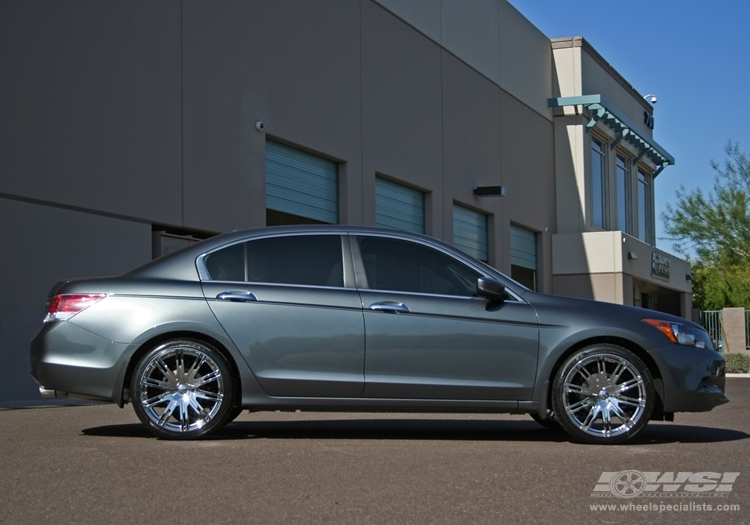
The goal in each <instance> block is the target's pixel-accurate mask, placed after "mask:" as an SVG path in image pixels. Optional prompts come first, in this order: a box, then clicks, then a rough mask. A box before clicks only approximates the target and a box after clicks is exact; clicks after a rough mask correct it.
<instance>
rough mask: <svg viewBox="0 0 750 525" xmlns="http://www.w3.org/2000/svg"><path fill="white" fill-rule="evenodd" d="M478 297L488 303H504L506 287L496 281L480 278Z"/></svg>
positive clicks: (478, 280) (478, 281)
mask: <svg viewBox="0 0 750 525" xmlns="http://www.w3.org/2000/svg"><path fill="white" fill-rule="evenodd" d="M477 295H478V296H479V297H484V298H485V299H487V300H488V301H504V300H505V285H504V284H503V283H501V282H498V281H496V280H494V279H489V278H487V277H480V278H479V279H477Z"/></svg>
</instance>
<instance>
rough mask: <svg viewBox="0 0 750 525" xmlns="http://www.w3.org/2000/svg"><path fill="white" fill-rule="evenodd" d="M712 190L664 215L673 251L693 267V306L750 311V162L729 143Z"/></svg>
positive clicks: (691, 195)
mask: <svg viewBox="0 0 750 525" xmlns="http://www.w3.org/2000/svg"><path fill="white" fill-rule="evenodd" d="M724 152H725V153H726V156H727V158H726V160H725V161H724V163H723V165H721V164H719V163H717V162H714V161H712V162H711V167H712V168H713V169H714V171H715V172H716V175H715V176H714V185H713V190H712V191H710V192H708V193H704V192H703V191H702V190H701V189H700V188H698V189H695V190H692V191H690V192H688V191H687V190H686V189H685V187H684V186H681V187H680V189H679V190H677V192H676V197H677V202H676V203H675V204H674V205H667V209H666V211H665V212H664V213H663V214H662V219H663V220H664V229H665V231H666V233H667V235H669V238H670V239H671V240H672V241H673V243H674V247H675V249H676V250H677V251H678V252H680V253H681V254H682V255H684V256H685V257H686V258H687V259H688V260H690V261H691V262H692V263H693V264H694V273H693V277H694V281H693V289H694V303H695V305H696V307H697V308H701V309H719V308H723V307H725V306H745V307H750V159H749V158H748V157H747V155H746V154H745V153H743V152H742V151H740V148H739V144H737V143H732V142H731V141H729V142H728V143H727V145H726V147H725V148H724Z"/></svg>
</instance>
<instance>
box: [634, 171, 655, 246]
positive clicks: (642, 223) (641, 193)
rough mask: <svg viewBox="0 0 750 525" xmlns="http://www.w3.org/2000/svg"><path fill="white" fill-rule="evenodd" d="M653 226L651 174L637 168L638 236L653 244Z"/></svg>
mask: <svg viewBox="0 0 750 525" xmlns="http://www.w3.org/2000/svg"><path fill="white" fill-rule="evenodd" d="M653 227H654V221H653V203H652V200H651V175H649V174H648V173H644V172H643V171H641V170H638V238H639V239H640V240H642V241H643V242H645V243H648V244H651V245H653V241H654V236H653Z"/></svg>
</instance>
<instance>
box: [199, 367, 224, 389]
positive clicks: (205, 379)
mask: <svg viewBox="0 0 750 525" xmlns="http://www.w3.org/2000/svg"><path fill="white" fill-rule="evenodd" d="M220 378H221V371H220V370H214V371H213V372H211V373H209V374H206V375H204V376H203V377H201V378H198V380H197V381H196V382H195V383H193V386H194V387H195V388H198V387H201V386H203V385H205V384H207V383H210V382H212V381H216V380H218V379H220Z"/></svg>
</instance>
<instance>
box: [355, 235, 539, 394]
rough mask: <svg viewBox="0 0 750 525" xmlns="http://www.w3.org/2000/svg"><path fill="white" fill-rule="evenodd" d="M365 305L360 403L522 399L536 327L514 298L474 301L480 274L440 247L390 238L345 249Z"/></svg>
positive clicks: (528, 389)
mask: <svg viewBox="0 0 750 525" xmlns="http://www.w3.org/2000/svg"><path fill="white" fill-rule="evenodd" d="M352 248H353V254H354V261H355V264H356V265H357V266H356V270H355V275H356V277H357V283H358V287H359V292H360V295H361V297H362V302H363V305H364V318H365V334H366V345H365V388H364V392H363V394H362V396H363V397H366V398H400V399H457V400H467V399H476V400H528V399H531V394H532V390H533V386H534V380H535V375H536V374H535V372H536V364H537V355H538V350H539V327H538V323H537V318H536V314H535V312H534V310H533V308H532V307H531V306H530V305H529V304H527V303H526V302H524V301H522V300H520V299H519V298H517V297H514V296H508V298H507V300H505V301H502V302H499V301H498V302H494V303H493V302H488V301H487V300H485V299H483V298H480V297H477V296H476V282H477V278H478V277H480V276H482V274H481V272H479V271H478V270H477V269H476V268H474V267H471V266H470V265H468V264H466V263H465V262H464V261H462V260H460V259H458V258H457V257H455V256H454V255H453V254H450V253H447V252H446V251H443V250H442V249H439V248H438V247H437V246H429V245H426V244H422V243H419V242H417V241H414V240H410V239H399V238H393V237H388V236H364V235H361V236H358V237H356V241H355V240H354V239H353V242H352Z"/></svg>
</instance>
